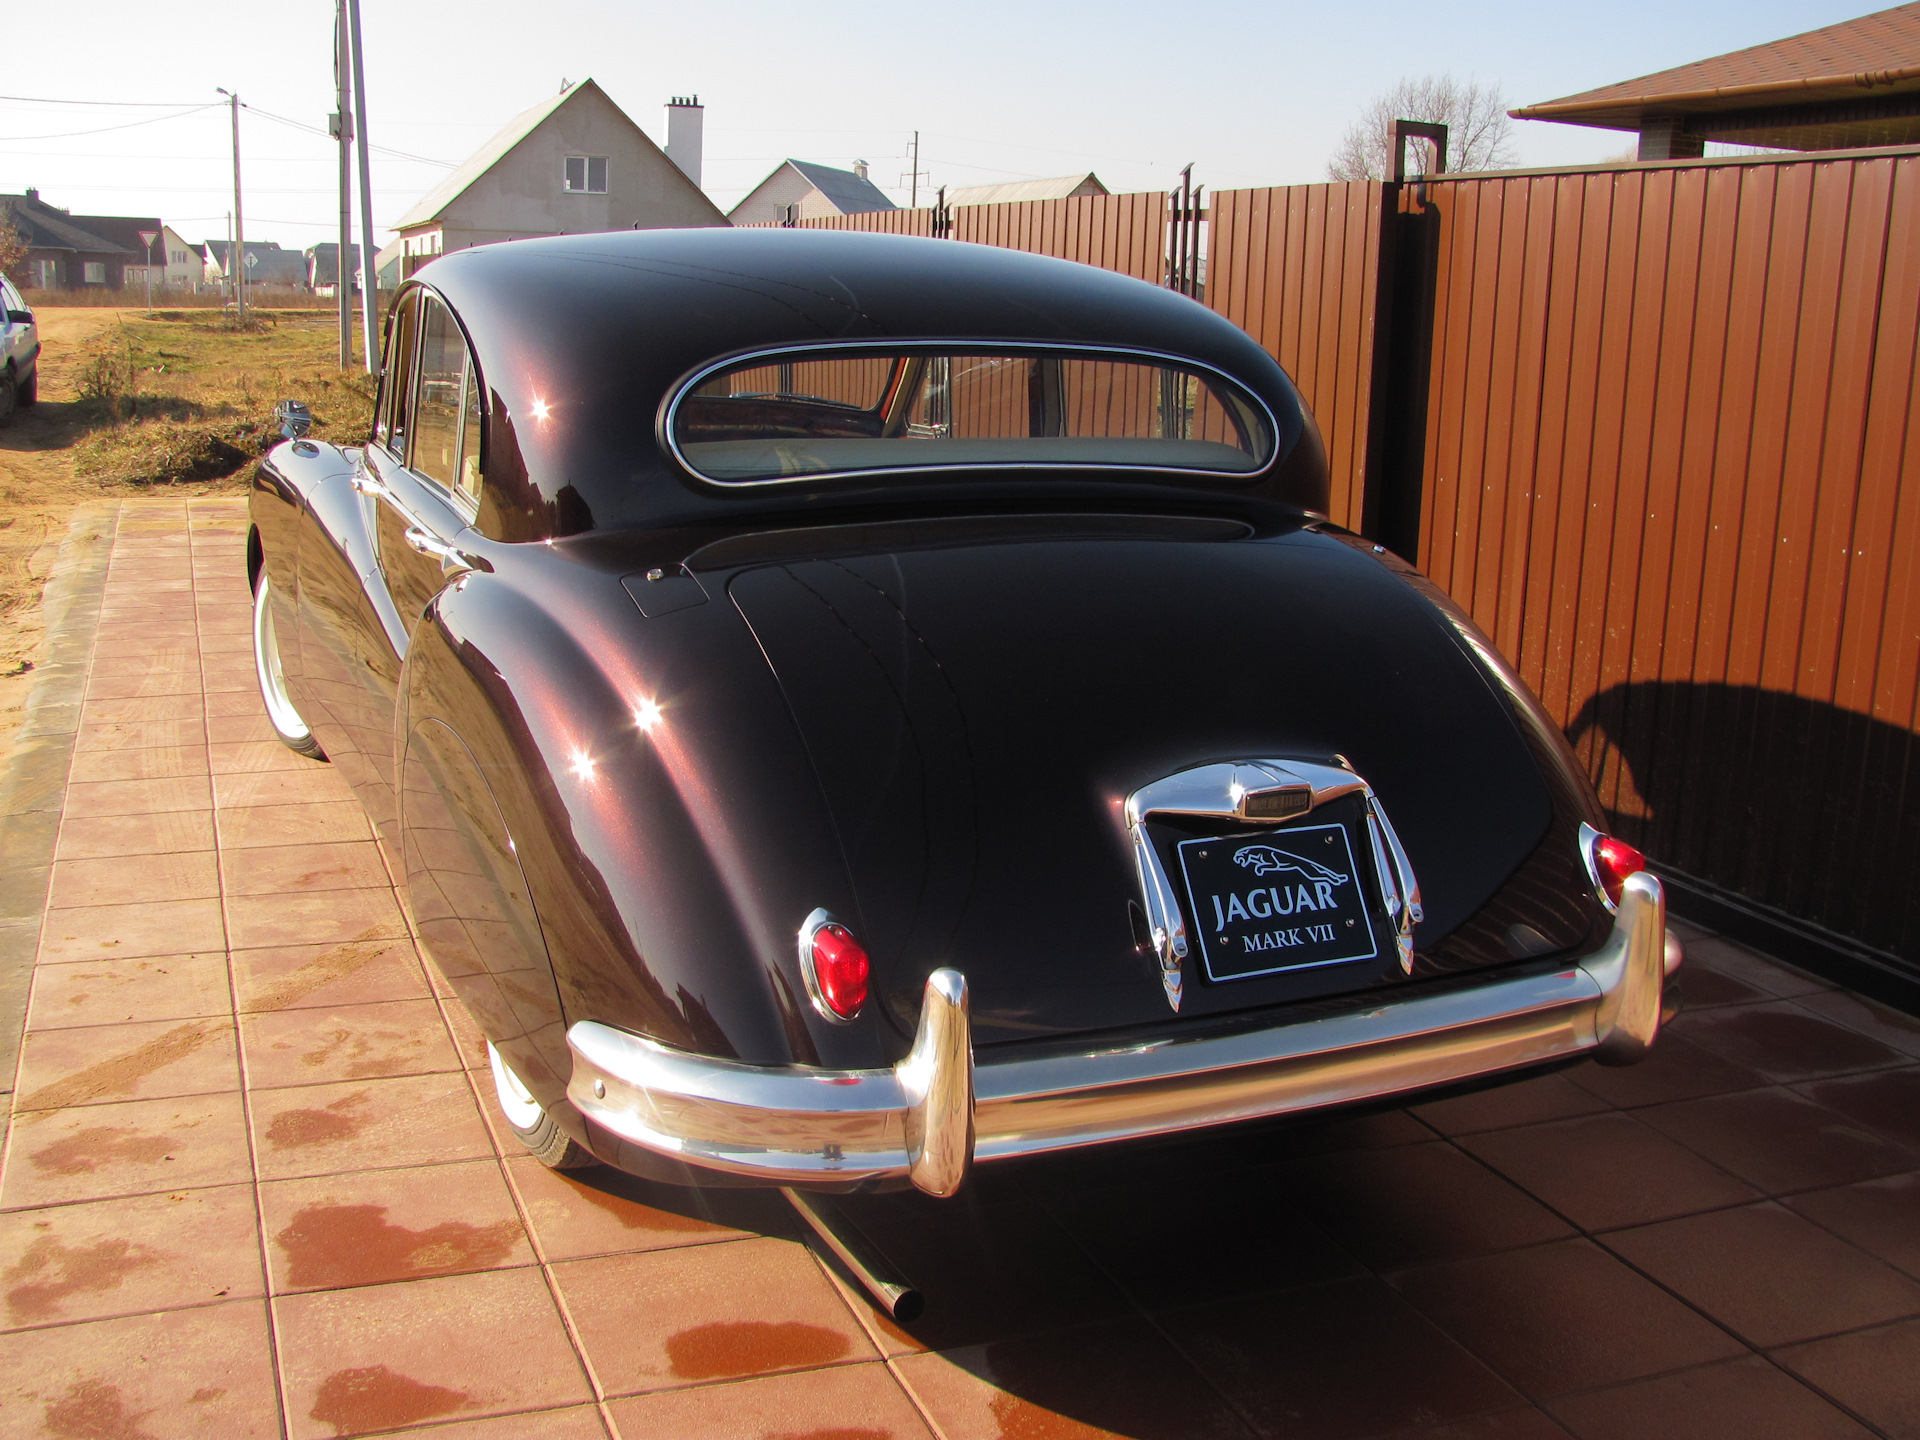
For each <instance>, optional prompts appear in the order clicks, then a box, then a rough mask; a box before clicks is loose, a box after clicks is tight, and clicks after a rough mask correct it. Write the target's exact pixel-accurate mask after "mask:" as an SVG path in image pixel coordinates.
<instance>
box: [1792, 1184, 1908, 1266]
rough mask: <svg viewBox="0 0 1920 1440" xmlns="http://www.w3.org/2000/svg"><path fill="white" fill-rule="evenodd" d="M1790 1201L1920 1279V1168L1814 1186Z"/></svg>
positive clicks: (1840, 1235)
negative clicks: (1828, 1186)
mask: <svg viewBox="0 0 1920 1440" xmlns="http://www.w3.org/2000/svg"><path fill="white" fill-rule="evenodd" d="M1785 1204H1786V1206H1787V1208H1788V1209H1790V1210H1795V1211H1798V1212H1799V1213H1800V1214H1802V1215H1804V1216H1806V1217H1807V1218H1808V1219H1809V1220H1811V1221H1813V1222H1814V1223H1815V1224H1816V1225H1820V1226H1822V1227H1824V1228H1825V1229H1828V1230H1831V1231H1832V1232H1833V1233H1834V1234H1836V1235H1838V1236H1839V1237H1840V1238H1841V1239H1843V1240H1846V1241H1849V1242H1851V1243H1852V1244H1854V1245H1857V1246H1858V1247H1859V1248H1860V1249H1862V1250H1864V1251H1866V1252H1867V1253H1868V1254H1869V1255H1874V1256H1877V1257H1878V1258H1880V1259H1882V1260H1884V1261H1886V1262H1887V1263H1888V1264H1889V1265H1892V1266H1894V1267H1895V1268H1896V1269H1900V1270H1904V1271H1906V1272H1907V1274H1909V1275H1911V1276H1913V1277H1914V1278H1915V1279H1916V1280H1920V1172H1916V1173H1914V1174H1911V1175H1890V1176H1888V1177H1887V1178H1886V1179H1884V1180H1862V1181H1861V1182H1860V1183H1859V1184H1857V1185H1842V1186H1839V1187H1837V1188H1835V1189H1832V1190H1815V1191H1813V1192H1811V1193H1809V1194H1805V1195H1796V1196H1794V1197H1793V1198H1792V1199H1791V1200H1788V1201H1786V1202H1785Z"/></svg>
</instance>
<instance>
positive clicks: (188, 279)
mask: <svg viewBox="0 0 1920 1440" xmlns="http://www.w3.org/2000/svg"><path fill="white" fill-rule="evenodd" d="M159 250H160V253H161V254H162V255H163V256H164V257H165V266H166V273H165V278H164V280H163V281H162V283H163V284H165V285H166V286H167V288H168V289H170V290H191V289H192V288H193V287H194V286H196V285H198V284H199V283H200V281H201V280H202V278H204V276H205V274H206V257H205V256H203V255H202V254H201V253H200V247H199V246H198V245H190V244H188V243H187V241H186V240H185V239H183V238H182V237H181V235H180V232H179V231H177V230H175V229H174V228H173V227H172V226H171V225H162V226H161V227H160V245H159Z"/></svg>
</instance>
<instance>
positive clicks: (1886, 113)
mask: <svg viewBox="0 0 1920 1440" xmlns="http://www.w3.org/2000/svg"><path fill="white" fill-rule="evenodd" d="M1511 113H1512V115H1513V117H1514V119H1516V120H1552V121H1557V122H1558V123H1560V124H1562V125H1588V126H1593V127H1595V128H1597V129H1602V130H1626V131H1631V132H1637V133H1638V135H1639V137H1640V146H1639V151H1638V155H1637V158H1638V159H1641V160H1686V159H1691V158H1693V157H1695V156H1699V155H1702V154H1704V153H1705V151H1706V146H1707V142H1709V141H1713V140H1718V141H1722V142H1725V143H1730V144H1735V145H1762V146H1767V147H1769V148H1772V149H1778V150H1850V149H1854V148H1856V147H1862V146H1872V145H1913V144H1917V143H1920V4H1917V5H1901V6H1897V7H1895V8H1894V9H1892V10H1882V11H1880V12H1878V13H1877V14H1873V15H1862V16H1861V17H1860V18H1859V19H1857V20H1843V21H1842V22H1841V23H1840V24H1838V25H1828V26H1825V27H1824V28H1822V29H1819V30H1809V31H1807V32H1806V33H1805V34H1802V35H1791V36H1788V37H1787V38H1786V39H1785V40H1774V41H1771V42H1770V43H1768V44H1765V45H1754V46H1751V47H1750V48H1748V49H1745V50H1734V51H1731V52H1730V53H1728V54H1725V55H1715V56H1714V57H1713V58H1711V59H1709V60H1696V61H1695V62H1693V63H1692V64H1691V65H1681V66H1677V67H1676V68H1674V69H1672V70H1662V71H1659V72H1658V73H1656V74H1653V75H1644V76H1642V77H1641V78H1640V79H1638V80H1623V81H1621V82H1620V83H1619V84H1617V85H1603V86H1602V87H1601V88H1600V89H1598V90H1587V91H1584V92H1583V93H1581V94H1579V95H1569V96H1567V97H1565V98H1564V99H1561V100H1548V101H1545V102H1543V103H1541V104H1539V105H1528V106H1525V107H1523V108H1521V109H1519V110H1515V111H1512V112H1511Z"/></svg>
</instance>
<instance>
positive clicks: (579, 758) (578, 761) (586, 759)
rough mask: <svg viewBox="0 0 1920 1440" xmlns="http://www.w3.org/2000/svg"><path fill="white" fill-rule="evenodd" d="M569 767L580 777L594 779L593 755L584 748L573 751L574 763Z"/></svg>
mask: <svg viewBox="0 0 1920 1440" xmlns="http://www.w3.org/2000/svg"><path fill="white" fill-rule="evenodd" d="M568 768H569V769H571V770H572V771H573V773H574V775H575V776H577V777H578V778H579V779H582V780H591V779H593V756H591V755H589V754H588V753H587V752H586V751H584V750H575V751H574V752H573V764H572V765H571V766H569V767H568Z"/></svg>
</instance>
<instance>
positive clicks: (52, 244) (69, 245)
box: [0, 195, 131, 255]
mask: <svg viewBox="0 0 1920 1440" xmlns="http://www.w3.org/2000/svg"><path fill="white" fill-rule="evenodd" d="M0 212H4V213H5V214H6V217H7V219H8V220H10V221H11V222H12V223H13V227H14V228H15V229H16V230H18V231H19V232H20V234H21V236H22V238H24V239H25V240H26V242H27V248H28V249H30V250H72V251H75V252H85V253H86V254H89V255H123V254H130V253H131V251H129V250H128V248H127V247H125V246H123V245H119V244H116V243H115V242H114V241H112V240H109V239H107V237H106V236H104V235H96V234H95V233H94V232H93V231H91V230H88V229H85V228H84V227H82V226H80V225H76V224H75V223H74V222H73V217H72V216H70V215H68V214H67V213H66V212H65V211H64V210H56V209H54V207H53V206H51V205H49V204H47V203H46V202H45V201H43V200H35V199H32V198H30V197H28V196H25V195H0Z"/></svg>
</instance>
